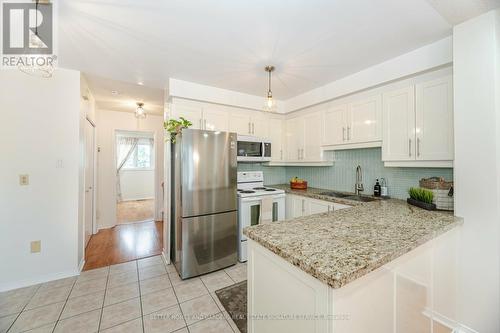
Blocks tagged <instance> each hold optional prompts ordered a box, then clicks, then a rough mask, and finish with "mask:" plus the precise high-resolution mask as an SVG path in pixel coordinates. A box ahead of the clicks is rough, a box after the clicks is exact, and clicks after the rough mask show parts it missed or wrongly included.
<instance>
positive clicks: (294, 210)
mask: <svg viewBox="0 0 500 333" xmlns="http://www.w3.org/2000/svg"><path fill="white" fill-rule="evenodd" d="M304 210H305V201H304V198H303V197H301V196H298V195H293V194H287V195H286V218H287V219H294V218H297V217H301V216H304Z"/></svg>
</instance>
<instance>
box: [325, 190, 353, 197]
mask: <svg viewBox="0 0 500 333" xmlns="http://www.w3.org/2000/svg"><path fill="white" fill-rule="evenodd" d="M320 195H325V196H327V197H333V198H345V197H349V196H352V194H345V193H340V192H334V191H330V192H321V193H320Z"/></svg>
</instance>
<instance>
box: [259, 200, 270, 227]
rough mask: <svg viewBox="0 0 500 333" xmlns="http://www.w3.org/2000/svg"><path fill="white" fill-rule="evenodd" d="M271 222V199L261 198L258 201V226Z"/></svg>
mask: <svg viewBox="0 0 500 333" xmlns="http://www.w3.org/2000/svg"><path fill="white" fill-rule="evenodd" d="M272 221H273V198H272V197H263V198H262V199H261V200H260V222H259V223H260V224H265V223H270V222H272Z"/></svg>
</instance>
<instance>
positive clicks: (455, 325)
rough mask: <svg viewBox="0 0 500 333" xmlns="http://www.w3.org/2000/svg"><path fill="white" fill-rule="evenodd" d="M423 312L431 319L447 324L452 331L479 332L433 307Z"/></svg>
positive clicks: (459, 332) (461, 332)
mask: <svg viewBox="0 0 500 333" xmlns="http://www.w3.org/2000/svg"><path fill="white" fill-rule="evenodd" d="M422 314H423V315H424V316H426V317H427V318H429V319H432V320H434V321H436V322H438V323H440V324H441V325H443V326H446V327H447V328H449V329H451V330H452V333H479V332H477V331H476V330H473V329H472V328H470V327H467V326H465V325H463V324H461V323H459V322H458V321H456V320H454V319H451V318H448V317H446V316H444V315H442V314H440V313H438V312H436V311H433V310H431V309H425V310H424V311H423V312H422Z"/></svg>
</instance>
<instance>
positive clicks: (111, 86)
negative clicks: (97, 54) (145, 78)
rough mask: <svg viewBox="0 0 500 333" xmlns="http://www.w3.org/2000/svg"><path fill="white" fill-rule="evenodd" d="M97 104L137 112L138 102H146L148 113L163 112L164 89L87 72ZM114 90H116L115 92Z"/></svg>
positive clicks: (103, 108) (112, 109)
mask: <svg viewBox="0 0 500 333" xmlns="http://www.w3.org/2000/svg"><path fill="white" fill-rule="evenodd" d="M85 78H86V79H87V82H88V84H89V87H90V90H91V91H92V95H93V96H94V98H95V100H96V106H97V108H98V109H101V110H109V111H122V112H135V109H136V108H137V104H136V103H137V102H143V103H144V107H143V108H144V110H145V111H146V113H148V114H159V115H161V114H163V97H164V91H163V89H158V88H151V87H145V86H140V85H138V84H134V83H127V82H122V81H116V80H111V79H107V78H103V77H99V76H95V75H89V74H85ZM112 92H115V94H113V93H112Z"/></svg>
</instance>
